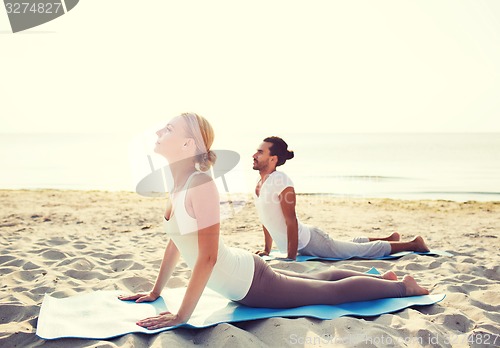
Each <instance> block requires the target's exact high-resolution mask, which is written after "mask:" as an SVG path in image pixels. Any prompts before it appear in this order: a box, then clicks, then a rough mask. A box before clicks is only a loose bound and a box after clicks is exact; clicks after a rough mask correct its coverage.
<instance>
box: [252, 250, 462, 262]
mask: <svg viewBox="0 0 500 348" xmlns="http://www.w3.org/2000/svg"><path fill="white" fill-rule="evenodd" d="M410 254H417V255H429V256H453V254H451V253H449V252H447V251H442V250H436V249H431V250H430V251H428V252H425V253H423V252H417V251H401V252H399V253H395V254H390V255H386V256H382V257H377V258H363V257H351V258H349V259H340V258H335V257H320V256H310V255H297V259H296V260H295V261H297V262H304V261H309V260H326V261H342V260H350V259H360V260H391V259H398V258H400V257H403V256H405V255H410ZM286 256H287V255H286V254H284V253H280V252H279V251H277V250H273V251H271V253H270V254H269V256H262V259H263V260H266V261H270V260H275V259H286Z"/></svg>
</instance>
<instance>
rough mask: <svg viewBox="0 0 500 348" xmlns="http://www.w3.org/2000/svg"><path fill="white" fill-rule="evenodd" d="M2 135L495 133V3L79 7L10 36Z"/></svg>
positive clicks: (1, 21) (498, 36)
mask: <svg viewBox="0 0 500 348" xmlns="http://www.w3.org/2000/svg"><path fill="white" fill-rule="evenodd" d="M0 50H1V55H0V133H2V132H43V133H44V132H60V133H75V132H102V133H121V134H129V133H130V134H132V133H134V132H137V131H138V130H143V129H146V128H148V127H152V126H154V125H156V124H163V123H166V122H167V121H168V120H170V119H171V118H172V117H174V116H176V115H178V114H180V113H182V112H185V111H191V112H197V113H199V114H201V115H203V116H205V117H206V118H207V119H208V120H209V121H210V122H211V123H212V125H213V126H214V128H215V130H216V132H217V134H230V133H231V134H233V135H234V134H238V133H240V132H262V133H263V134H276V133H278V132H281V133H289V132H312V133H315V132H318V133H320V132H321V133H324V132H500V117H498V116H500V98H499V97H500V1H497V0H486V1H484V0H483V1H482V0H471V1H464V0H443V1H430V0H428V1H425V0H419V1H408V0H392V1H391V0H388V1H373V0H366V1H361V0H358V1H331V0H325V1H323V0H315V1H305V0H302V1H297V0H272V1H270V0H266V1H261V0H254V1H234V0H227V1H220V0H213V1H205V0H198V1H165V0H161V1H160V0H150V1H144V2H138V1H130V0H106V1H102V0H81V1H80V2H79V4H78V5H77V6H76V7H75V8H74V9H73V10H72V11H70V12H68V13H67V14H65V15H64V16H62V17H60V18H57V19H55V20H53V21H51V22H48V23H46V24H44V25H41V26H39V27H35V28H32V29H29V30H27V31H24V32H19V33H16V34H13V33H12V32H11V29H10V24H9V22H8V18H7V14H6V11H3V9H1V8H0Z"/></svg>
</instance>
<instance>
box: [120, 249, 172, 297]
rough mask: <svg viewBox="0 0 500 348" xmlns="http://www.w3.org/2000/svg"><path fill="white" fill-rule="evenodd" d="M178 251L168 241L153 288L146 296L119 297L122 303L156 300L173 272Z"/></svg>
mask: <svg viewBox="0 0 500 348" xmlns="http://www.w3.org/2000/svg"><path fill="white" fill-rule="evenodd" d="M179 256H180V253H179V250H178V249H177V246H176V245H175V244H174V242H172V240H170V241H169V242H168V244H167V247H166V248H165V252H164V253H163V260H162V262H161V266H160V271H159V272H158V277H157V278H156V283H155V286H154V287H153V290H151V292H149V293H148V294H135V295H130V296H119V297H118V298H119V299H120V300H123V301H130V300H134V301H135V302H137V303H139V302H150V301H154V300H156V299H157V298H158V297H160V295H161V291H162V290H163V288H164V287H165V285H166V284H167V281H168V280H169V279H170V276H171V275H172V273H173V272H174V269H175V266H176V265H177V261H179Z"/></svg>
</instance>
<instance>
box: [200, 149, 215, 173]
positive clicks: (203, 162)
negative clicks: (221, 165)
mask: <svg viewBox="0 0 500 348" xmlns="http://www.w3.org/2000/svg"><path fill="white" fill-rule="evenodd" d="M198 156H199V158H198V159H199V160H198V161H197V162H198V165H199V168H200V170H201V171H202V172H206V171H207V170H209V169H210V167H211V166H213V165H214V164H215V161H216V160H217V155H216V154H215V152H213V151H212V150H209V151H208V152H206V153H202V154H200V155H198Z"/></svg>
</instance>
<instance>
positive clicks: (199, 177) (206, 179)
mask: <svg viewBox="0 0 500 348" xmlns="http://www.w3.org/2000/svg"><path fill="white" fill-rule="evenodd" d="M213 181H214V180H213V179H212V177H211V176H210V175H208V174H207V173H204V172H197V173H196V174H195V175H193V179H192V180H191V185H190V186H191V187H193V186H198V185H203V184H207V183H210V182H213Z"/></svg>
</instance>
